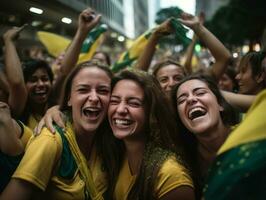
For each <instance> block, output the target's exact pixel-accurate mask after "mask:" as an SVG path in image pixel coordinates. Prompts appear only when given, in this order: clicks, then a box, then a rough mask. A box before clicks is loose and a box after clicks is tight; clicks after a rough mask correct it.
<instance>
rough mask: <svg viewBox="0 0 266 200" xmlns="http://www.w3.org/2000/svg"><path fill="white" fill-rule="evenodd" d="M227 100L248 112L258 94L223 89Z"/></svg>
mask: <svg viewBox="0 0 266 200" xmlns="http://www.w3.org/2000/svg"><path fill="white" fill-rule="evenodd" d="M221 92H222V95H223V97H224V98H225V99H226V101H227V102H228V103H229V104H230V105H232V106H233V107H235V108H238V109H240V110H241V111H242V112H246V111H247V110H248V109H249V107H250V106H251V105H252V103H253V102H254V100H255V98H256V95H245V94H236V93H233V92H227V91H221Z"/></svg>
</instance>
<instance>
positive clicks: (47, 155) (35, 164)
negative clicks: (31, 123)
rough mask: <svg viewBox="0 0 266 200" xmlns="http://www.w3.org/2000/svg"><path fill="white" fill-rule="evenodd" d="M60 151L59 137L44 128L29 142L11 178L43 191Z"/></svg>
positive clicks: (60, 142) (60, 141)
mask: <svg viewBox="0 0 266 200" xmlns="http://www.w3.org/2000/svg"><path fill="white" fill-rule="evenodd" d="M61 151H62V140H61V138H60V135H59V134H52V133H50V132H49V130H48V129H47V128H44V129H43V130H42V132H41V134H40V135H39V136H37V137H32V138H31V139H30V140H29V142H28V144H27V147H26V151H25V154H24V156H23V158H22V160H21V162H20V164H19V166H18V168H17V169H16V171H15V173H14V174H13V176H12V178H18V179H23V180H25V181H27V182H30V183H32V184H33V185H35V186H36V187H38V188H40V189H41V190H43V191H44V190H45V189H46V186H47V184H48V182H49V180H50V178H51V176H52V173H53V170H54V169H55V167H56V166H57V163H58V161H59V159H60V155H61Z"/></svg>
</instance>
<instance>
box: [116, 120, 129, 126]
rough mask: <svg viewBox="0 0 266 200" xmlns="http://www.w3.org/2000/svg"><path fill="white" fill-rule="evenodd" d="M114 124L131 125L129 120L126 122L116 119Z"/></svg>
mask: <svg viewBox="0 0 266 200" xmlns="http://www.w3.org/2000/svg"><path fill="white" fill-rule="evenodd" d="M114 122H115V124H117V125H129V124H130V121H129V120H124V119H115V120H114Z"/></svg>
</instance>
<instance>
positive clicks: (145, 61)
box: [136, 20, 173, 71]
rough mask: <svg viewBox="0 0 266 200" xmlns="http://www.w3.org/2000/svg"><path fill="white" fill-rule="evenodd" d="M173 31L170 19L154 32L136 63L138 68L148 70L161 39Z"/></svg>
mask: <svg viewBox="0 0 266 200" xmlns="http://www.w3.org/2000/svg"><path fill="white" fill-rule="evenodd" d="M172 31H173V30H172V28H171V26H170V20H167V21H165V22H163V23H162V24H161V25H160V26H158V27H157V28H156V29H155V30H154V31H153V32H152V34H151V36H150V38H149V41H148V44H147V45H146V47H145V49H144V51H143V53H142V54H141V55H140V57H139V58H138V61H137V63H136V67H137V68H138V69H140V70H143V71H148V69H149V67H150V64H151V61H152V57H153V55H154V52H155V50H156V45H157V43H158V41H159V39H160V38H161V37H162V36H164V35H167V34H170V33H171V32H172Z"/></svg>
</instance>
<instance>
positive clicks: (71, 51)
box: [60, 8, 101, 76]
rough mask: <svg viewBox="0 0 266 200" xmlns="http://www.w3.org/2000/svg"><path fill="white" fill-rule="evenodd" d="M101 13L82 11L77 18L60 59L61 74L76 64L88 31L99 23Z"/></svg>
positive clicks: (88, 10)
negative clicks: (65, 49) (68, 42)
mask: <svg viewBox="0 0 266 200" xmlns="http://www.w3.org/2000/svg"><path fill="white" fill-rule="evenodd" d="M100 18H101V15H97V14H96V13H95V12H94V11H93V10H92V9H90V8H87V9H86V10H84V11H82V12H81V13H80V15H79V18H78V29H77V31H76V34H75V36H74V38H73V40H72V42H71V44H70V46H69V47H68V49H67V51H66V53H65V56H64V59H63V61H62V67H61V72H60V73H61V75H62V76H67V75H68V73H69V72H70V71H71V70H72V68H73V67H74V66H75V65H76V63H77V60H78V57H79V53H80V50H81V47H82V44H83V42H84V40H85V39H86V37H87V35H88V33H89V32H90V31H91V30H92V29H93V28H94V27H95V26H96V25H97V24H98V23H99V21H100Z"/></svg>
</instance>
